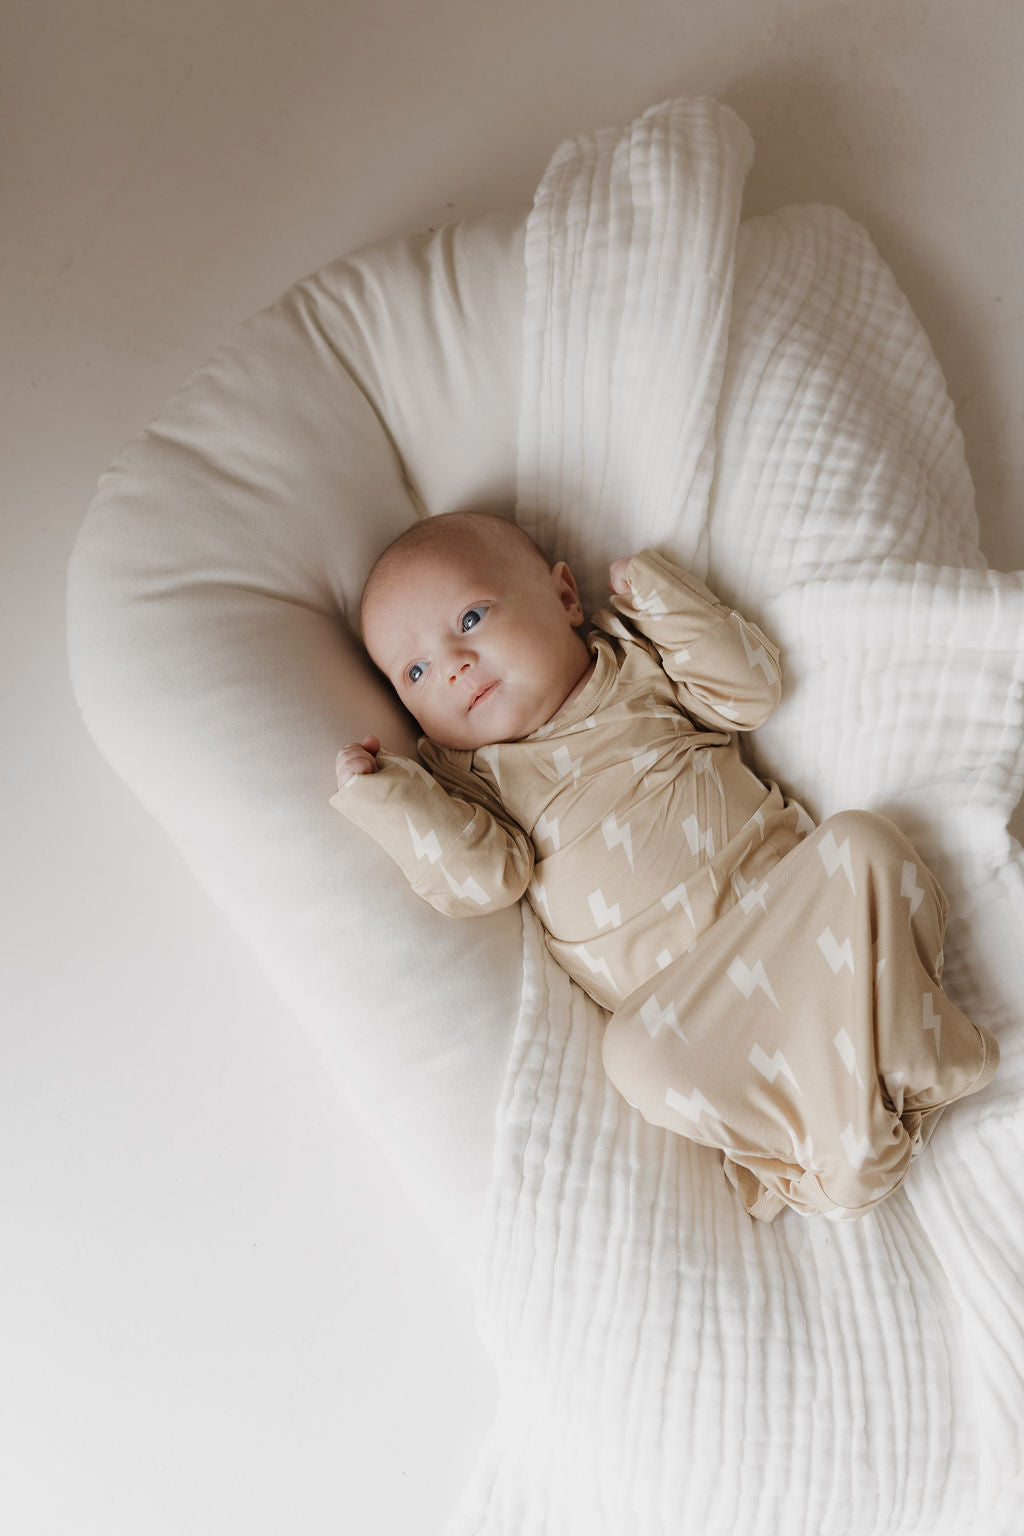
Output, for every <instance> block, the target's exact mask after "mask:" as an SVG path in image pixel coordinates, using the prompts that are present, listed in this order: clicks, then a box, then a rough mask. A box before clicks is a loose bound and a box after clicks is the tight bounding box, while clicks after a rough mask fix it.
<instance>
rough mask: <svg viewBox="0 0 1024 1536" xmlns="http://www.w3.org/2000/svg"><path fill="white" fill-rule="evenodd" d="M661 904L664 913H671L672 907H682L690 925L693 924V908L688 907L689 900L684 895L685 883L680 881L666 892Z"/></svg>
mask: <svg viewBox="0 0 1024 1536" xmlns="http://www.w3.org/2000/svg"><path fill="white" fill-rule="evenodd" d="M661 904H662V906H663V907H664V908H665V911H666V912H671V911H672V908H673V907H682V909H683V911H684V912H685V913H686V915H687V917H688V918H689V919H690V922H691V924H692V923H693V908H692V906H691V905H690V898H689V896H688V895H687V894H686V883H685V881H680V882H679V884H678V885H677V886H676V887H675V889H674V890H671V891H667V892H666V894H665V895H664V896H663V897H662V898H661Z"/></svg>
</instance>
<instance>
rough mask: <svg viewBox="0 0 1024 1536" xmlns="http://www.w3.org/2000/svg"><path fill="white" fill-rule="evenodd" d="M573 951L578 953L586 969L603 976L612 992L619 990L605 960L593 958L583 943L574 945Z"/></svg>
mask: <svg viewBox="0 0 1024 1536" xmlns="http://www.w3.org/2000/svg"><path fill="white" fill-rule="evenodd" d="M573 953H574V954H577V955H579V957H580V959H581V960H582V961H583V964H584V965H585V966H586V967H587V970H588V971H590V972H592V974H593V975H595V976H603V977H604V979H605V980H606V981H607V983H608V985H609V986H610V987H611V989H612V991H613V992H617V991H618V990H619V989H618V987H617V986H616V985H615V982H614V980H613V978H612V973H611V971H610V970H609V969H608V962H607V960H595V959H594V957H593V955H592V954H591V953H590V951H589V949H588V948H587V946H586V945H585V944H577V945H575V947H574V950H573Z"/></svg>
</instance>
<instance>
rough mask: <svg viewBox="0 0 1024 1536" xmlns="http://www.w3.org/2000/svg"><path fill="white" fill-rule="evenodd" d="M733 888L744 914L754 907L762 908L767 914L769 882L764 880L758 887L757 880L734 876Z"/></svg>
mask: <svg viewBox="0 0 1024 1536" xmlns="http://www.w3.org/2000/svg"><path fill="white" fill-rule="evenodd" d="M732 888H733V891H734V892H735V894H736V899H737V901H738V902H739V904H740V906H741V907H742V908H743V910H744V912H749V911H750V910H751V908H752V907H760V908H761V911H762V912H765V913H767V911H768V903H767V901H766V900H765V896H766V894H767V891H768V882H767V880H762V881H761V883H760V885H758V883H757V881H756V880H744V878H743V876H742V875H733V877H732Z"/></svg>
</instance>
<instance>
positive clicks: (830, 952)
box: [818, 928, 854, 976]
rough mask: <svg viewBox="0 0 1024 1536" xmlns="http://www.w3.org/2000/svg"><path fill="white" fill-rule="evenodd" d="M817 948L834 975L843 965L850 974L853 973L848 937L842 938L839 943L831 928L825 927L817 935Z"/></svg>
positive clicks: (850, 946) (851, 953)
mask: <svg viewBox="0 0 1024 1536" xmlns="http://www.w3.org/2000/svg"><path fill="white" fill-rule="evenodd" d="M818 948H819V949H820V950H821V952H822V954H823V955H824V956H825V959H826V960H827V961H828V963H829V965H830V966H831V967H832V971H833V974H834V975H836V976H838V975H839V972H840V970H841V968H842V967H843V966H844V965H845V966H846V968H847V970H848V971H849V972H850V975H851V976H852V975H854V969H853V945H852V944H851V942H850V940H849V939H844V940H843V942H842V943H841V944H840V943H839V941H838V939H837V938H836V936H835V934H834V933H833V932H832V929H831V928H826V929H824V931H823V932H822V933H820V934H819V935H818Z"/></svg>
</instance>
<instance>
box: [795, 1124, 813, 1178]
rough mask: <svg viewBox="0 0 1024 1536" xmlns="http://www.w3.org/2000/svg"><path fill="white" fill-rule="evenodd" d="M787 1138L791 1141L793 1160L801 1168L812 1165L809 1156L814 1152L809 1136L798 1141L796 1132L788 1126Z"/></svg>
mask: <svg viewBox="0 0 1024 1536" xmlns="http://www.w3.org/2000/svg"><path fill="white" fill-rule="evenodd" d="M789 1139H790V1141H791V1142H792V1143H793V1159H794V1161H795V1162H796V1163H797V1164H798V1166H799V1167H801V1168H810V1167H811V1166H812V1163H811V1157H812V1155H813V1152H814V1148H813V1147H812V1146H811V1138H810V1137H809V1136H808V1137H806V1138H805V1139H804V1140H803V1141H798V1140H797V1134H796V1132H795V1131H794V1130H793V1127H792V1126H790V1128H789Z"/></svg>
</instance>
